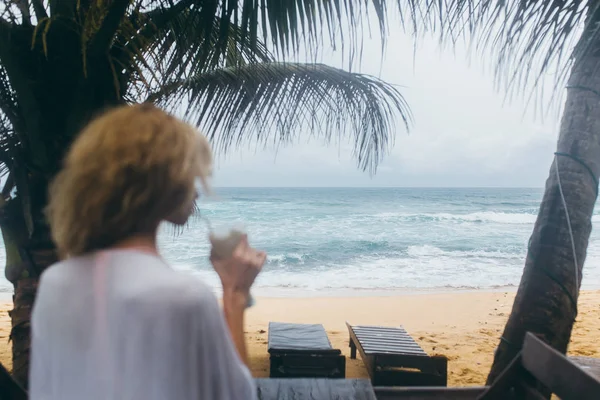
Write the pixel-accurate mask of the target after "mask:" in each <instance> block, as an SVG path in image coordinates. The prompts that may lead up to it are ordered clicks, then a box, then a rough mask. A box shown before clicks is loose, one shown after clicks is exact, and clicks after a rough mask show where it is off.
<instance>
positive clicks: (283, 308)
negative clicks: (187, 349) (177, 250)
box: [0, 291, 600, 386]
mask: <svg viewBox="0 0 600 400" xmlns="http://www.w3.org/2000/svg"><path fill="white" fill-rule="evenodd" d="M513 296H514V293H510V292H451V293H436V294H430V293H424V294H410V295H401V296H380V297H345V298H341V297H331V298H258V299H257V304H256V306H255V307H253V308H252V309H251V310H250V311H249V312H248V315H247V320H246V335H247V340H248V348H249V353H250V362H251V369H252V373H253V374H254V376H256V377H266V376H268V366H269V359H268V355H267V326H268V322H269V321H280V322H297V323H322V324H323V325H324V326H325V328H326V329H327V331H328V333H329V337H330V339H331V341H332V344H333V345H334V346H335V347H338V348H340V349H342V351H343V352H344V354H345V355H346V356H347V357H348V359H347V371H346V375H347V376H348V377H366V376H367V373H366V370H365V369H364V367H363V364H362V362H361V360H360V358H359V359H357V360H350V359H349V357H350V349H349V348H348V332H347V330H346V326H345V321H348V322H350V323H352V324H374V325H388V326H398V325H403V326H404V327H405V329H407V330H408V332H409V333H411V334H412V335H413V337H414V338H415V339H416V340H417V341H418V342H419V343H420V344H421V346H422V347H423V348H424V349H425V350H426V351H427V352H430V353H432V354H444V355H446V356H447V357H448V358H449V385H450V386H472V385H482V384H484V382H485V378H486V374H487V372H488V371H489V368H490V365H491V363H492V358H493V352H494V349H495V347H496V345H497V342H498V338H499V337H500V334H501V331H502V329H503V328H504V323H505V322H506V319H507V318H508V314H509V313H510V308H511V306H512V300H513ZM11 306H12V305H11V304H10V303H6V302H5V303H2V304H1V305H0V361H1V362H2V363H3V364H4V365H5V366H6V367H7V368H10V367H11V353H10V344H9V342H8V337H9V332H10V318H9V317H8V315H7V310H9V309H10V308H11ZM599 342H600V291H584V292H582V293H581V296H580V299H579V316H578V322H577V324H576V325H575V328H574V331H573V336H572V342H571V345H570V347H569V354H571V355H581V356H591V357H594V356H595V357H600V346H598V343H599Z"/></svg>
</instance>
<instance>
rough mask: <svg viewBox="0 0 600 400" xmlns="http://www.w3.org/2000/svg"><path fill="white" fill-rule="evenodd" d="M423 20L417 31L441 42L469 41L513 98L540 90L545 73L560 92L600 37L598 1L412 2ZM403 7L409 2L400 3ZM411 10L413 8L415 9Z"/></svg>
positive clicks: (473, 0) (415, 29)
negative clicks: (590, 42) (589, 42)
mask: <svg viewBox="0 0 600 400" xmlns="http://www.w3.org/2000/svg"><path fill="white" fill-rule="evenodd" d="M410 3H411V4H412V7H416V8H417V9H418V10H417V11H418V15H421V17H418V18H414V16H413V17H412V18H411V19H413V20H414V21H415V25H414V32H417V33H418V32H421V33H422V32H425V31H434V32H435V33H436V34H438V35H439V37H440V39H441V40H442V41H450V42H452V43H455V42H456V41H457V40H459V39H465V38H466V39H469V40H470V41H471V42H472V43H473V45H474V47H475V49H476V50H477V51H478V52H479V53H480V54H482V55H487V54H490V53H491V55H492V59H493V60H494V69H493V70H494V74H495V77H496V79H497V83H498V84H499V85H500V86H502V87H504V88H505V89H506V90H507V92H508V93H509V94H512V93H513V92H515V91H523V90H527V88H530V89H532V94H535V91H536V90H541V87H540V83H541V81H542V79H543V77H544V76H545V75H546V74H552V75H554V77H553V81H554V82H556V86H555V89H557V88H559V87H560V86H561V85H563V84H564V83H565V79H566V76H567V72H568V71H569V67H570V66H571V65H572V62H573V61H574V60H576V59H577V58H579V57H581V56H582V55H583V54H584V53H585V51H587V50H589V49H586V48H585V46H584V45H583V44H584V43H585V41H583V42H581V43H580V45H579V46H576V43H577V40H578V38H579V36H580V34H581V32H582V31H583V32H584V38H585V37H586V36H588V37H589V36H594V35H597V34H599V33H600V31H599V29H600V25H599V22H600V18H598V17H599V15H598V7H599V5H598V2H595V1H584V0H571V1H569V0H564V1H530V0H506V1H496V0H446V1H433V0H426V1H422V2H419V1H410ZM397 4H398V6H399V7H402V5H403V4H405V2H403V1H402V0H398V2H397ZM412 7H411V8H412Z"/></svg>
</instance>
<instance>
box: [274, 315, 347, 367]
mask: <svg viewBox="0 0 600 400" xmlns="http://www.w3.org/2000/svg"><path fill="white" fill-rule="evenodd" d="M269 355H270V357H269V358H270V364H271V367H270V376H271V378H344V377H345V376H346V357H344V356H343V355H342V352H341V351H340V349H334V348H333V347H332V346H331V342H330V341H329V337H328V336H327V332H326V331H325V328H323V325H320V324H289V323H281V322H270V323H269Z"/></svg>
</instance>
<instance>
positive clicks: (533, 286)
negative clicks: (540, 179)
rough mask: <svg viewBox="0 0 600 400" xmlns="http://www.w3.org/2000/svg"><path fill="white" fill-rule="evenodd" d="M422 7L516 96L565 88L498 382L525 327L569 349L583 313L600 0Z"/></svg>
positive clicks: (596, 136)
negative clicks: (489, 63) (491, 65)
mask: <svg viewBox="0 0 600 400" xmlns="http://www.w3.org/2000/svg"><path fill="white" fill-rule="evenodd" d="M425 3H427V4H425ZM421 5H422V7H425V8H423V10H424V11H423V15H424V16H425V18H424V19H422V20H421V21H422V22H424V26H427V27H430V28H431V27H433V29H437V30H438V32H440V33H442V37H443V38H444V37H445V38H449V39H451V40H457V39H459V38H461V37H464V36H467V37H470V38H471V39H472V40H473V43H474V45H475V47H476V48H477V49H478V50H481V51H483V54H489V53H487V52H486V50H491V52H492V54H493V55H494V56H495V57H496V68H495V73H496V77H497V79H498V82H499V83H501V84H502V85H504V87H505V89H507V90H508V91H509V93H510V92H512V91H513V90H516V91H520V92H521V93H530V94H531V93H533V94H535V91H536V89H542V88H543V85H541V82H542V81H543V79H544V75H550V74H551V76H552V77H553V79H554V80H555V86H554V89H555V93H558V94H560V93H562V89H563V85H564V84H566V86H565V87H566V102H565V103H564V109H563V116H562V121H561V124H560V132H559V139H558V144H557V152H556V156H555V158H554V161H553V163H552V165H551V166H550V173H549V177H548V179H547V181H546V188H545V192H544V196H543V199H542V203H541V206H540V210H539V214H538V217H537V221H536V223H535V226H534V229H533V234H532V235H531V238H530V241H529V247H528V251H527V258H526V260H525V267H524V270H523V276H522V278H521V283H520V285H519V289H518V292H517V295H516V298H515V301H514V304H513V308H512V312H511V315H510V317H509V320H508V323H507V325H506V327H505V329H504V332H503V334H502V337H501V339H500V343H499V346H498V349H497V351H496V353H495V358H494V364H493V367H492V370H491V371H490V374H489V376H488V383H491V382H493V381H494V380H495V378H496V377H497V376H498V375H499V373H500V372H501V371H502V370H503V369H504V368H505V367H506V366H507V365H508V363H509V362H510V361H511V360H512V359H513V358H514V357H515V355H516V354H517V353H518V352H519V350H520V347H521V344H522V343H523V339H524V336H525V333H526V332H527V331H529V332H533V333H535V334H537V335H539V336H540V337H542V338H543V339H544V340H545V341H546V342H548V343H549V344H550V345H552V346H553V347H554V348H556V349H558V350H560V351H561V352H563V353H565V352H566V350H567V346H568V343H569V340H570V336H571V330H572V328H573V323H574V322H575V318H576V316H577V299H578V295H579V288H580V285H581V280H582V279H581V277H582V270H583V264H584V262H585V257H586V250H587V245H588V240H589V236H590V232H591V227H592V223H591V218H592V213H593V210H594V205H595V203H596V199H597V195H598V176H599V174H600V8H599V6H600V5H599V2H598V0H588V1H584V0H570V1H569V0H563V1H544V0H539V1H529V0H508V1H492V0H468V1H465V0H447V1H443V2H434V1H424V2H421ZM529 89H532V90H533V92H531V91H530V90H529ZM538 94H539V93H538Z"/></svg>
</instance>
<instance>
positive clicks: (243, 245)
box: [210, 235, 267, 365]
mask: <svg viewBox="0 0 600 400" xmlns="http://www.w3.org/2000/svg"><path fill="white" fill-rule="evenodd" d="M266 258H267V255H266V253H265V252H263V251H258V250H255V249H253V248H252V247H250V245H249V244H248V238H247V236H245V235H244V237H243V238H242V240H241V241H240V243H239V244H238V246H237V247H236V249H235V250H234V251H233V254H232V255H231V257H228V258H219V257H218V256H217V255H216V254H215V252H214V250H213V251H212V252H211V257H210V261H211V262H212V265H213V267H214V269H215V271H216V272H217V274H218V275H219V278H221V284H222V285H223V312H224V314H225V320H226V322H227V326H228V327H229V331H230V332H231V337H232V339H233V343H234V344H235V347H236V349H237V351H238V354H239V356H240V359H241V360H242V361H243V362H244V363H245V364H246V365H248V355H247V354H246V342H245V340H244V312H245V310H246V306H247V305H248V299H249V298H250V287H251V286H252V284H253V283H254V279H256V276H257V275H258V274H259V272H260V270H261V269H262V266H263V264H264V263H265V260H266Z"/></svg>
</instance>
